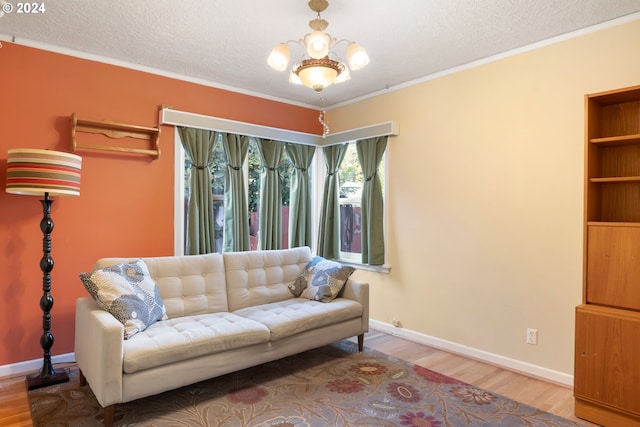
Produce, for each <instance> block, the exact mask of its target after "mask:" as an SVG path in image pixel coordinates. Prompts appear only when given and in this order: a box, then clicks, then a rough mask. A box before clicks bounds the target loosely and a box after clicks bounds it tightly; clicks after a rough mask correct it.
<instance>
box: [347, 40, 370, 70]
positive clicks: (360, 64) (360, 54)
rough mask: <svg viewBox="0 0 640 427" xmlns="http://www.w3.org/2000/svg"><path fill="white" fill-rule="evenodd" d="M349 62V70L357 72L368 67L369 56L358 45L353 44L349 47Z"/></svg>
mask: <svg viewBox="0 0 640 427" xmlns="http://www.w3.org/2000/svg"><path fill="white" fill-rule="evenodd" d="M347 62H348V63H349V68H351V69H352V70H353V71H356V70H359V69H361V68H364V67H366V66H367V64H368V63H369V55H367V51H366V50H364V48H363V47H362V46H360V45H359V44H358V43H356V42H351V43H349V46H347Z"/></svg>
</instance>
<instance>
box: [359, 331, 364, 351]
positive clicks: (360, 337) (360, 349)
mask: <svg viewBox="0 0 640 427" xmlns="http://www.w3.org/2000/svg"><path fill="white" fill-rule="evenodd" d="M362 350H364V334H360V335H358V351H359V352H360V353H362Z"/></svg>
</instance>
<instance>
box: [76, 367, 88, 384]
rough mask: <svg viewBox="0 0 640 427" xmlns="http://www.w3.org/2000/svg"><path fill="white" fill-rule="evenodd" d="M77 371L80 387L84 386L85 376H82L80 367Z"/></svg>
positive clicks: (85, 382)
mask: <svg viewBox="0 0 640 427" xmlns="http://www.w3.org/2000/svg"><path fill="white" fill-rule="evenodd" d="M78 372H79V373H80V387H84V386H86V385H87V378H86V377H85V376H84V374H83V373H82V370H81V369H80V370H78Z"/></svg>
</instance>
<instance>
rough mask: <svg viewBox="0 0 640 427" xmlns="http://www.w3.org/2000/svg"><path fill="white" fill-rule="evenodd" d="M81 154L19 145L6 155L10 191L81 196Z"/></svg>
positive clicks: (26, 193) (29, 193) (40, 194)
mask: <svg viewBox="0 0 640 427" xmlns="http://www.w3.org/2000/svg"><path fill="white" fill-rule="evenodd" d="M81 164H82V158H81V157H80V156H76V155H75V154H70V153H64V152H61V151H52V150H39V149H31V148H17V149H13V150H9V155H8V157H7V187H6V190H7V193H12V194H24V195H28V196H42V195H44V194H45V193H49V195H51V196H79V195H80V167H81Z"/></svg>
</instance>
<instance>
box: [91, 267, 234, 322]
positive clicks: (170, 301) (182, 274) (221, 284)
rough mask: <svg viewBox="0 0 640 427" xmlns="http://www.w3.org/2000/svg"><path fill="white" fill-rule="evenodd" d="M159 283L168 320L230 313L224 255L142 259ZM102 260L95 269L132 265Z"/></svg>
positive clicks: (152, 276)
mask: <svg viewBox="0 0 640 427" xmlns="http://www.w3.org/2000/svg"><path fill="white" fill-rule="evenodd" d="M142 260H143V261H144V262H145V263H146V264H147V267H148V268H149V274H150V276H151V278H152V279H153V280H154V281H155V282H156V285H157V286H158V291H159V293H160V297H161V298H162V301H163V303H164V305H165V307H166V309H167V317H168V318H169V319H173V318H176V317H181V316H193V315H197V314H205V313H217V312H223V311H229V308H228V305H227V288H226V284H225V271H224V264H223V258H222V255H220V254H204V255H184V256H166V257H149V258H142ZM130 261H131V259H129V258H102V259H100V260H98V261H97V263H96V265H95V268H103V267H106V266H108V265H113V264H120V263H124V262H130Z"/></svg>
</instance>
